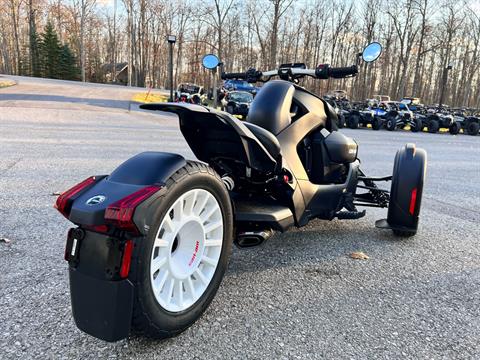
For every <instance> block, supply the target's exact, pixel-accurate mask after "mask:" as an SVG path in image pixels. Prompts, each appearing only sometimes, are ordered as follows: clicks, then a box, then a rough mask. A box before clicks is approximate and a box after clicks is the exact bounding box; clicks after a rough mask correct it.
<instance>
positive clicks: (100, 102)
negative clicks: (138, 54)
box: [0, 93, 130, 110]
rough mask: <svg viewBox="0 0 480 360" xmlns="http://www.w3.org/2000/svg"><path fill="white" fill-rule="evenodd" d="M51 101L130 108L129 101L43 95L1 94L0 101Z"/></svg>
mask: <svg viewBox="0 0 480 360" xmlns="http://www.w3.org/2000/svg"><path fill="white" fill-rule="evenodd" d="M9 100H13V101H53V102H62V103H73V104H84V105H90V106H99V107H106V108H115V109H118V108H121V109H126V110H128V109H129V108H130V100H114V99H98V98H81V97H73V96H62V95H48V94H46V95H43V94H24V93H22V94H1V95H0V102H1V101H9Z"/></svg>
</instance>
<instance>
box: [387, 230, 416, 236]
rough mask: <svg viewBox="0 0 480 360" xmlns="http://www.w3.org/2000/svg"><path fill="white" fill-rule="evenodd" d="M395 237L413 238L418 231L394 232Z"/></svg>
mask: <svg viewBox="0 0 480 360" xmlns="http://www.w3.org/2000/svg"><path fill="white" fill-rule="evenodd" d="M392 231H393V235H395V236H398V237H412V236H415V234H416V233H417V232H416V231H402V230H392Z"/></svg>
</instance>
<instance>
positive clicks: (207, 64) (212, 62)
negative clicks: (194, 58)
mask: <svg viewBox="0 0 480 360" xmlns="http://www.w3.org/2000/svg"><path fill="white" fill-rule="evenodd" d="M218 64H220V60H218V57H216V56H215V55H213V54H207V55H205V56H204V57H203V59H202V65H203V67H204V68H205V69H210V70H213V69H215V68H216V67H217V66H218Z"/></svg>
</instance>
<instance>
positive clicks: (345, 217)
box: [335, 210, 367, 220]
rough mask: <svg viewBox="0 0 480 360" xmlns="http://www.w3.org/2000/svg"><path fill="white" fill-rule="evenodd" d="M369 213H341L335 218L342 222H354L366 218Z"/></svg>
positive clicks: (363, 211)
mask: <svg viewBox="0 0 480 360" xmlns="http://www.w3.org/2000/svg"><path fill="white" fill-rule="evenodd" d="M366 213H367V212H366V211H365V210H362V211H339V212H337V213H336V214H335V216H336V217H337V218H338V219H340V220H354V219H360V218H362V217H364V216H365V214H366Z"/></svg>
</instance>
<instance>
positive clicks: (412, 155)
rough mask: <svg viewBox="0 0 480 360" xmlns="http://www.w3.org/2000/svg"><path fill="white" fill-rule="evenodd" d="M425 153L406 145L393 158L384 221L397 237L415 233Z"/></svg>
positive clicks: (425, 163)
mask: <svg viewBox="0 0 480 360" xmlns="http://www.w3.org/2000/svg"><path fill="white" fill-rule="evenodd" d="M426 165H427V153H426V152H425V150H423V149H420V148H416V147H415V145H414V144H407V145H406V146H405V147H404V148H403V149H401V150H399V151H398V152H397V154H396V156H395V162H394V166H393V174H392V185H391V189H390V202H389V205H388V217H387V222H388V224H389V227H390V228H391V229H392V230H393V233H394V234H395V235H396V236H402V237H408V236H413V235H415V234H416V232H417V228H418V220H419V215H420V206H421V202H422V194H423V183H424V180H425V173H426Z"/></svg>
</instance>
